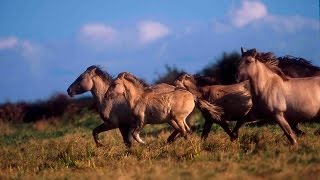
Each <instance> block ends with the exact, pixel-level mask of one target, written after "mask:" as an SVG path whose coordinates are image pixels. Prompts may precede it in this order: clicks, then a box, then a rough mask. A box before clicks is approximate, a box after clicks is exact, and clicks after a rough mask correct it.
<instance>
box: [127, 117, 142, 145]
mask: <svg viewBox="0 0 320 180" xmlns="http://www.w3.org/2000/svg"><path fill="white" fill-rule="evenodd" d="M136 119H138V122H137V123H136V124H135V126H133V127H132V126H131V127H130V132H131V134H132V136H133V138H134V139H135V140H136V141H137V142H138V143H140V144H145V142H144V141H143V140H142V139H141V138H140V131H141V130H142V128H143V125H144V120H143V118H136Z"/></svg>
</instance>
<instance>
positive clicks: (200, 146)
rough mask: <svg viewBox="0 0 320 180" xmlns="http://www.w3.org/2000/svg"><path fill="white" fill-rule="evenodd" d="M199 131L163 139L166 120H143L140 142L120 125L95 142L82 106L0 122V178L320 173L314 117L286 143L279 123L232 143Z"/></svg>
mask: <svg viewBox="0 0 320 180" xmlns="http://www.w3.org/2000/svg"><path fill="white" fill-rule="evenodd" d="M195 121H196V125H197V126H196V127H197V130H196V131H194V132H193V134H192V135H190V136H189V139H188V140H185V139H183V138H179V139H178V140H177V141H176V142H174V143H173V144H166V138H167V137H168V136H169V134H170V132H171V131H172V130H171V129H170V128H167V126H166V125H157V126H151V125H148V126H146V127H145V129H144V132H143V134H142V135H141V136H142V138H143V139H144V140H145V141H146V142H147V144H146V145H139V144H137V143H134V146H133V147H132V148H131V149H127V148H126V147H125V146H124V144H123V142H122V139H121V136H120V133H119V132H118V130H113V131H109V132H107V133H102V135H101V139H102V142H103V143H104V144H105V145H106V146H105V147H103V148H96V146H95V144H94V141H93V138H92V136H91V132H92V129H93V128H94V127H95V126H96V125H98V124H100V123H101V120H100V119H99V116H98V115H97V114H95V113H91V112H87V113H85V114H83V115H79V116H77V117H72V118H70V117H64V118H63V120H55V119H51V120H46V121H38V122H37V123H33V124H12V123H4V122H2V123H0V135H1V136H0V146H1V148H0V157H1V159H0V160H1V163H0V167H1V168H0V179H20V178H27V179H31V178H32V179H34V178H36V179H79V178H80V179H89V178H90V179H111V178H112V179H168V178H170V179H212V178H215V179H265V178H268V179H320V153H319V152H320V151H319V150H320V141H319V136H315V135H314V134H313V132H314V131H315V130H317V129H319V128H320V124H315V123H311V124H301V125H300V128H301V129H302V130H303V131H305V132H306V135H305V136H304V137H299V138H298V143H299V147H298V148H297V149H295V148H292V147H291V146H290V145H289V142H288V140H287V139H286V137H285V136H284V135H283V132H282V131H281V129H280V128H279V127H278V126H277V125H264V126H259V127H258V126H246V127H244V128H242V129H241V130H240V137H239V139H238V140H237V141H235V142H230V140H229V138H228V136H227V135H226V133H224V132H223V130H222V129H221V128H220V127H218V126H214V127H213V128H212V130H211V133H210V136H209V138H208V139H207V141H205V142H203V141H201V140H200V138H199V135H200V132H201V122H202V121H203V120H202V119H201V118H200V117H199V119H198V120H195Z"/></svg>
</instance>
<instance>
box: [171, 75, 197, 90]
mask: <svg viewBox="0 0 320 180" xmlns="http://www.w3.org/2000/svg"><path fill="white" fill-rule="evenodd" d="M190 81H191V82H192V83H195V82H194V78H193V76H192V75H189V74H188V73H186V72H182V73H181V74H180V75H179V76H178V77H177V79H176V80H175V81H174V85H175V86H176V87H180V88H186V85H187V84H188V82H190Z"/></svg>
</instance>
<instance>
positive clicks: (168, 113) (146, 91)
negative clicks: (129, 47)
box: [107, 72, 220, 144]
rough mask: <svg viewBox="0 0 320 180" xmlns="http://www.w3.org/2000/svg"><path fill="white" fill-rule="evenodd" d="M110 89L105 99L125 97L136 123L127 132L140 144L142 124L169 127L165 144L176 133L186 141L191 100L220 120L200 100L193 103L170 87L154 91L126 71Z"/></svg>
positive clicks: (190, 97) (216, 111) (213, 109)
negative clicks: (165, 125) (170, 132)
mask: <svg viewBox="0 0 320 180" xmlns="http://www.w3.org/2000/svg"><path fill="white" fill-rule="evenodd" d="M112 87H113V88H112V89H109V90H108V92H107V96H111V97H112V96H113V95H114V94H117V95H119V94H120V95H123V96H124V97H125V99H126V100H127V102H128V104H129V106H130V109H131V112H132V115H133V116H134V117H135V120H136V122H135V123H132V126H131V131H130V132H131V134H132V136H133V138H134V139H135V140H136V141H138V142H139V143H142V144H144V143H145V142H144V141H143V140H142V139H141V138H140V131H141V130H142V128H143V127H144V125H145V124H162V123H168V124H170V125H171V126H172V127H173V128H174V131H173V132H172V134H171V135H170V136H169V137H168V140H167V141H168V142H173V141H174V140H175V137H176V136H177V135H178V134H179V133H180V134H181V136H182V137H184V138H186V139H187V133H188V132H190V128H189V126H188V125H187V123H186V118H187V117H188V116H189V115H190V113H191V112H192V111H193V109H194V107H195V101H199V104H200V106H201V107H203V108H207V111H210V112H211V115H212V116H214V117H215V118H218V119H219V118H220V114H219V112H220V111H219V110H220V109H219V108H217V107H215V106H214V105H211V104H209V103H207V102H206V101H204V100H196V99H195V98H194V96H193V95H192V94H191V93H190V92H189V91H186V90H184V89H181V88H175V87H174V86H172V87H174V89H173V90H166V91H162V92H155V91H154V90H152V89H150V88H149V86H147V85H145V84H144V83H143V82H141V80H140V79H138V78H137V77H135V76H134V75H132V74H131V73H128V72H123V73H120V74H119V75H118V77H117V78H116V79H115V80H114V82H113V86H112ZM112 94H113V95H112Z"/></svg>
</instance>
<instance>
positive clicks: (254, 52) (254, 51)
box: [252, 48, 258, 57]
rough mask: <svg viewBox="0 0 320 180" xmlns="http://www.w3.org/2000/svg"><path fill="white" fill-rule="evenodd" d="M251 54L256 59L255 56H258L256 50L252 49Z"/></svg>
mask: <svg viewBox="0 0 320 180" xmlns="http://www.w3.org/2000/svg"><path fill="white" fill-rule="evenodd" d="M252 53H253V57H256V56H257V54H258V51H257V49H256V48H253V51H252Z"/></svg>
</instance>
